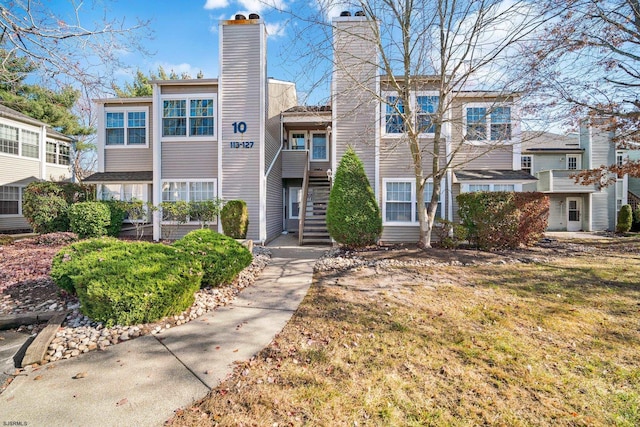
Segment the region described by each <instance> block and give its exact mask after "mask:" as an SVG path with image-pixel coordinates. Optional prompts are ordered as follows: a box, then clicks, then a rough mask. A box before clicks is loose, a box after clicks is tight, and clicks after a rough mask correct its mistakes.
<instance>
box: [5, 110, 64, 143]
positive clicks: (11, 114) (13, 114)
mask: <svg viewBox="0 0 640 427" xmlns="http://www.w3.org/2000/svg"><path fill="white" fill-rule="evenodd" d="M0 117H7V118H9V119H13V120H17V121H20V122H25V123H29V124H32V125H36V126H46V127H47V135H48V136H50V137H54V138H58V139H63V140H65V141H72V140H73V139H72V138H69V137H68V136H67V135H65V134H63V133H60V132H58V131H57V130H55V129H53V128H52V127H51V126H49V125H48V124H46V123H44V122H42V121H40V120H36V119H34V118H33V117H29V116H27V115H26V114H23V113H21V112H19V111H16V110H14V109H13V108H9V107H7V106H6V105H3V104H0Z"/></svg>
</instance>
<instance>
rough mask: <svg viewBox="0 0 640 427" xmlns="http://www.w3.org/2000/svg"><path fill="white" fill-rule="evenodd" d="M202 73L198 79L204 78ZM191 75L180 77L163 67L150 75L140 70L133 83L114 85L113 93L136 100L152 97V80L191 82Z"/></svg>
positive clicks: (186, 74) (184, 74) (185, 74)
mask: <svg viewBox="0 0 640 427" xmlns="http://www.w3.org/2000/svg"><path fill="white" fill-rule="evenodd" d="M203 76H204V75H203V74H202V71H200V72H198V76H197V78H198V79H201V78H203ZM190 79H191V75H189V73H187V72H184V73H182V74H180V75H178V73H176V72H175V71H174V70H171V71H170V72H169V74H167V72H166V71H165V70H164V68H162V66H159V67H158V72H157V74H156V73H154V72H153V71H150V72H149V74H145V73H143V72H142V71H140V70H137V71H136V75H135V76H134V77H133V82H132V83H128V82H127V83H125V84H124V85H123V86H118V85H117V84H115V83H114V84H113V85H112V86H111V87H112V89H113V91H114V92H115V93H116V96H118V97H120V98H135V97H144V96H151V95H152V94H153V88H152V87H151V81H152V80H190Z"/></svg>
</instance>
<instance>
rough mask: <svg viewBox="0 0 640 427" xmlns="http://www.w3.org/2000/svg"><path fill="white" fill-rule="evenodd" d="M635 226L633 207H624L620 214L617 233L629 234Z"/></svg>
mask: <svg viewBox="0 0 640 427" xmlns="http://www.w3.org/2000/svg"><path fill="white" fill-rule="evenodd" d="M632 225H633V212H632V211H631V206H629V205H623V206H622V207H621V208H620V211H619V212H618V223H617V224H616V233H627V232H628V231H629V230H631V226H632Z"/></svg>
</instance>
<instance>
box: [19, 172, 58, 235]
mask: <svg viewBox="0 0 640 427" xmlns="http://www.w3.org/2000/svg"><path fill="white" fill-rule="evenodd" d="M68 209H69V204H68V203H67V201H66V200H65V198H64V192H63V191H62V189H61V188H60V186H59V185H58V184H56V183H53V182H49V181H37V182H32V183H31V184H29V185H28V186H27V187H26V188H25V190H24V195H23V200H22V214H23V215H24V217H25V218H26V219H27V221H29V224H30V225H31V228H33V231H35V232H36V233H38V234H45V233H54V232H56V231H68V230H69V218H68V217H67V211H68Z"/></svg>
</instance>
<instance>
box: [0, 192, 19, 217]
mask: <svg viewBox="0 0 640 427" xmlns="http://www.w3.org/2000/svg"><path fill="white" fill-rule="evenodd" d="M22 190H23V189H22V187H17V186H11V185H0V215H2V216H18V215H22Z"/></svg>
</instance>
